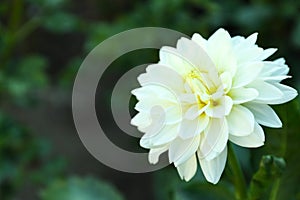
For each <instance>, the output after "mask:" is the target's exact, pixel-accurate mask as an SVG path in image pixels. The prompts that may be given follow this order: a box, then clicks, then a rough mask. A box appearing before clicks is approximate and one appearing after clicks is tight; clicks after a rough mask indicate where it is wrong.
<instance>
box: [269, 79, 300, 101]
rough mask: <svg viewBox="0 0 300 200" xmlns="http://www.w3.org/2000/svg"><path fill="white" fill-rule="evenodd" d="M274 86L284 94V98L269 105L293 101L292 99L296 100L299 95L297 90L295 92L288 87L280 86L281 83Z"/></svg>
mask: <svg viewBox="0 0 300 200" xmlns="http://www.w3.org/2000/svg"><path fill="white" fill-rule="evenodd" d="M273 85H274V86H276V88H278V89H279V90H280V91H281V92H282V93H283V96H282V97H281V98H278V99H276V100H273V101H272V102H270V103H269V104H282V103H286V102H288V101H291V100H292V99H294V98H295V97H296V96H297V95H298V92H297V90H295V89H294V88H292V87H289V86H287V85H283V84H280V83H274V84H273Z"/></svg>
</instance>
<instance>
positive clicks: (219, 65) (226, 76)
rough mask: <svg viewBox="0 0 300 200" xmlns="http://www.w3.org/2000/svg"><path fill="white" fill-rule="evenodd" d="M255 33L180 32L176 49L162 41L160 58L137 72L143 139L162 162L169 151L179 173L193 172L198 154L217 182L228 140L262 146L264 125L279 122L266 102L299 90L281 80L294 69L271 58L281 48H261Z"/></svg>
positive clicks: (152, 160) (139, 124) (207, 173)
mask: <svg viewBox="0 0 300 200" xmlns="http://www.w3.org/2000/svg"><path fill="white" fill-rule="evenodd" d="M256 39H257V33H254V34H252V35H250V36H249V37H247V38H244V37H241V36H235V37H231V36H230V35H229V33H228V32H227V31H225V30H224V29H219V30H217V31H216V32H215V33H214V34H213V35H212V36H211V37H210V38H209V39H208V40H206V39H204V38H203V37H201V36H200V35H199V34H197V33H196V34H194V35H193V37H192V39H191V40H190V39H187V38H181V39H180V40H178V42H177V46H176V48H172V47H162V48H161V49H160V51H159V57H160V61H159V62H158V63H157V64H152V65H149V66H148V67H147V69H146V73H144V74H141V75H140V76H139V77H138V81H139V83H140V84H141V86H142V87H140V88H137V89H135V90H133V91H132V94H134V95H135V96H136V98H137V99H138V100H139V102H138V103H137V104H136V106H135V109H136V110H137V111H139V113H138V114H137V115H135V116H134V118H133V119H132V121H131V124H133V125H135V126H137V127H138V130H140V131H141V132H143V133H145V134H144V135H143V137H142V138H141V140H140V145H141V146H142V147H144V148H147V149H150V152H149V162H150V163H153V164H155V163H157V162H158V158H159V155H160V154H161V153H163V152H165V151H168V157H169V161H170V163H174V165H175V167H176V168H177V170H178V173H179V175H180V177H181V178H182V179H184V180H185V181H189V180H190V179H191V178H192V177H193V176H194V175H195V173H196V170H197V158H198V161H199V164H200V166H201V169H202V171H203V174H204V176H205V178H206V179H207V181H209V182H211V183H214V184H216V183H217V182H218V181H219V179H220V177H221V174H222V172H223V170H224V167H225V163H226V160H227V142H228V140H229V141H231V142H233V143H235V144H237V145H239V146H242V147H250V148H251V147H260V146H262V145H263V144H264V141H265V136H264V131H263V129H262V127H261V125H264V126H268V127H273V128H279V127H281V126H282V123H281V121H280V119H279V117H278V116H277V115H276V113H275V112H274V111H273V109H272V108H271V107H270V106H269V105H268V104H270V105H274V104H281V103H285V102H287V101H290V100H291V99H293V98H295V97H296V96H297V91H296V90H294V89H293V88H291V87H289V86H286V85H283V84H281V83H280V81H282V80H283V79H286V78H289V77H290V76H288V75H287V73H288V71H289V68H288V66H287V65H286V64H285V60H284V59H283V58H280V59H277V60H274V61H266V60H265V59H267V58H268V57H269V56H271V55H272V54H273V53H274V52H275V51H276V49H273V48H270V49H266V50H264V49H262V48H260V47H258V46H257V45H256V44H255V42H256Z"/></svg>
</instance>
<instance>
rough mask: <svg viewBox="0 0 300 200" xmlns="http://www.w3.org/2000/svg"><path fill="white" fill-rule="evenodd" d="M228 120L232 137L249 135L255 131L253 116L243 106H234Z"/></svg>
mask: <svg viewBox="0 0 300 200" xmlns="http://www.w3.org/2000/svg"><path fill="white" fill-rule="evenodd" d="M226 120H227V124H228V128H229V134H231V135H235V136H245V135H249V134H250V133H251V132H252V131H253V129H254V116H253V114H252V113H251V112H250V111H249V110H248V109H247V108H245V107H244V106H241V105H234V106H233V107H232V110H231V112H230V114H229V115H228V116H227V117H226Z"/></svg>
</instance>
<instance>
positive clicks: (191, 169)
mask: <svg viewBox="0 0 300 200" xmlns="http://www.w3.org/2000/svg"><path fill="white" fill-rule="evenodd" d="M176 168H177V171H178V173H179V176H180V178H181V179H182V180H185V181H189V180H191V178H193V176H194V175H195V174H196V172H197V158H196V155H193V156H192V157H191V158H190V159H188V160H187V161H186V162H184V163H182V164H181V165H178V166H177V167H176Z"/></svg>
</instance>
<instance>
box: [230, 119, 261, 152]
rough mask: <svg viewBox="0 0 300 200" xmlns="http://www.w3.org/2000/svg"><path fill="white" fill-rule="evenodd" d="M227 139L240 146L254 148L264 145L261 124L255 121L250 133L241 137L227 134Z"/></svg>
mask: <svg viewBox="0 0 300 200" xmlns="http://www.w3.org/2000/svg"><path fill="white" fill-rule="evenodd" d="M229 140H230V141H231V142H233V143H235V144H237V145H239V146H242V147H248V148H255V147H260V146H262V145H264V141H265V134H264V131H263V129H262V128H261V126H260V125H258V123H255V126H254V131H253V132H252V133H251V134H250V135H247V136H241V137H238V136H234V135H229Z"/></svg>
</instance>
